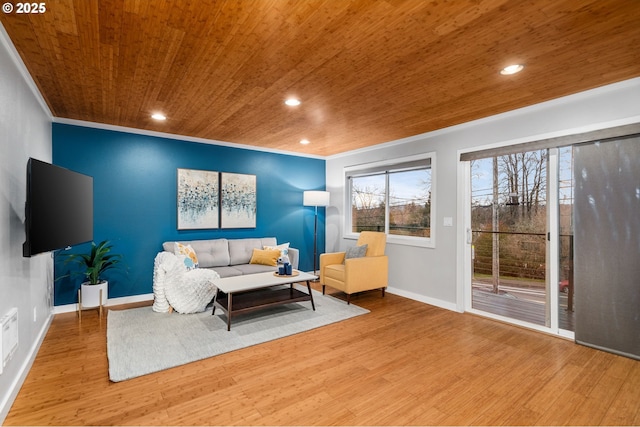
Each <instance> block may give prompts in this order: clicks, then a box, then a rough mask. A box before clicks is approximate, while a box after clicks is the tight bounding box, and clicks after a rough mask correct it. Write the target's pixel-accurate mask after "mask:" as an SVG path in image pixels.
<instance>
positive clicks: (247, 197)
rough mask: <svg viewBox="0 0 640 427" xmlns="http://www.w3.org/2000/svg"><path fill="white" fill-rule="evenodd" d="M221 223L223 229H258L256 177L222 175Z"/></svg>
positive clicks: (236, 174)
mask: <svg viewBox="0 0 640 427" xmlns="http://www.w3.org/2000/svg"><path fill="white" fill-rule="evenodd" d="M220 178H221V182H220V183H221V185H220V200H221V208H220V223H221V227H222V228H255V227H256V206H257V197H256V176H255V175H245V174H239V173H227V172H222V173H221V174H220Z"/></svg>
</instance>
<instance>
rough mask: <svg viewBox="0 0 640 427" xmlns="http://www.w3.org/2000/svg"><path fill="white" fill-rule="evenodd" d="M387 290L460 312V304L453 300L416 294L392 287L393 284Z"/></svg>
mask: <svg viewBox="0 0 640 427" xmlns="http://www.w3.org/2000/svg"><path fill="white" fill-rule="evenodd" d="M387 292H389V293H390V294H394V295H399V296H401V297H405V298H409V299H412V300H414V301H419V302H423V303H425V304H429V305H434V306H436V307H440V308H444V309H446V310H451V311H456V312H459V310H458V306H457V305H456V303H453V302H449V301H444V300H441V299H437V298H430V297H427V296H424V295H420V294H416V293H415V292H409V291H405V290H402V289H398V288H394V287H391V286H390V287H388V288H387Z"/></svg>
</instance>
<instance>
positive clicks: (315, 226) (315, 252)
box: [313, 206, 318, 276]
mask: <svg viewBox="0 0 640 427" xmlns="http://www.w3.org/2000/svg"><path fill="white" fill-rule="evenodd" d="M315 208H316V213H315V217H314V222H313V275H314V276H315V274H316V270H317V268H316V267H317V266H318V206H315Z"/></svg>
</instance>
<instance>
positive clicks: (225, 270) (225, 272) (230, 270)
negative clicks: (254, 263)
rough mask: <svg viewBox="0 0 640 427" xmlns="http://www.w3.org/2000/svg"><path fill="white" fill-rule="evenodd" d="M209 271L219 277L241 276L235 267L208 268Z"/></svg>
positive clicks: (240, 272)
mask: <svg viewBox="0 0 640 427" xmlns="http://www.w3.org/2000/svg"><path fill="white" fill-rule="evenodd" d="M272 268H273V267H272ZM209 270H213V271H215V272H216V273H218V274H219V275H220V277H233V276H241V275H242V271H240V270H238V269H237V268H235V267H216V268H210V269H209Z"/></svg>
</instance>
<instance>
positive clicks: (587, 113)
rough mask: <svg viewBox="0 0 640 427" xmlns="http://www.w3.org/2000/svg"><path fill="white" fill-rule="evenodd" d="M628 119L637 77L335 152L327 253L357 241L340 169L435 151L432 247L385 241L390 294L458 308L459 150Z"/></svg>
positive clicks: (639, 117) (635, 103) (636, 99)
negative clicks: (346, 231) (347, 219)
mask: <svg viewBox="0 0 640 427" xmlns="http://www.w3.org/2000/svg"><path fill="white" fill-rule="evenodd" d="M633 122H640V79H632V80H627V81H625V82H621V83H617V84H614V85H609V86H605V87H601V88H597V89H594V90H591V91H587V92H582V93H579V94H575V95H572V96H568V97H565V98H560V99H557V100H553V101H549V102H545V103H542V104H538V105H535V106H531V107H527V108H523V109H520V110H515V111H511V112H508V113H505V114H500V115H497V116H493V117H489V118H486V119H482V120H477V121H475V122H470V123H465V124H463V125H459V126H454V127H451V128H448V129H443V130H440V131H436V132H431V133H427V134H423V135H419V136H415V137H411V138H406V139H404V140H399V141H393V142H390V143H387V144H383V145H381V146H378V147H377V148H371V149H364V150H357V151H354V152H351V153H345V154H341V155H336V156H332V157H330V158H328V159H327V190H328V191H330V192H331V207H328V208H327V213H326V217H327V218H326V221H327V228H326V230H327V231H326V233H327V234H326V251H327V252H331V251H335V250H344V249H345V248H346V247H347V246H351V245H353V244H354V243H355V242H354V241H353V240H348V239H344V238H343V230H342V227H343V226H344V221H343V216H344V212H345V200H344V198H345V191H344V181H345V180H344V171H343V168H345V167H348V166H353V165H359V164H363V163H368V162H374V161H380V160H387V159H391V158H396V157H403V156H408V155H414V154H419V153H426V152H435V153H436V174H435V175H436V176H435V192H436V193H435V198H436V200H435V209H436V211H435V215H436V217H435V220H434V221H435V225H434V226H435V239H436V247H435V248H419V247H411V246H401V245H397V244H387V251H386V252H387V255H389V292H391V293H396V294H400V295H403V296H407V297H409V298H413V299H416V300H419V301H423V302H427V303H430V304H434V305H437V306H440V307H445V308H449V309H452V310H462V308H463V307H462V304H461V301H462V298H461V292H462V286H460V285H459V284H457V283H456V281H457V279H458V274H461V269H462V263H461V259H460V256H459V254H458V251H457V250H458V245H460V243H459V242H463V241H464V236H463V235H462V234H463V233H464V229H463V228H462V227H459V224H456V223H455V222H456V221H459V219H458V213H459V210H460V209H462V207H461V206H458V195H457V192H458V191H459V190H458V186H457V184H458V183H457V180H458V175H457V174H458V163H459V161H458V158H459V151H465V150H467V151H469V150H470V149H471V148H475V147H486V146H493V145H508V144H512V143H521V142H527V141H535V140H538V139H543V138H549V137H553V136H561V135H568V134H573V133H580V132H587V131H591V130H596V129H601V128H606V127H611V126H617V125H622V124H629V123H633ZM444 217H452V218H453V219H454V226H453V227H444V226H443V218H444ZM460 283H461V282H460Z"/></svg>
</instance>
